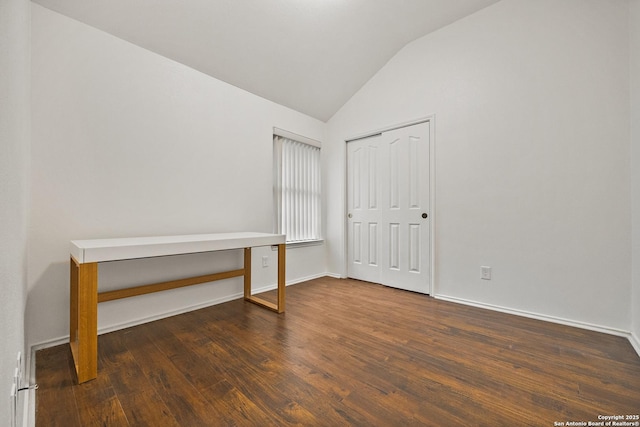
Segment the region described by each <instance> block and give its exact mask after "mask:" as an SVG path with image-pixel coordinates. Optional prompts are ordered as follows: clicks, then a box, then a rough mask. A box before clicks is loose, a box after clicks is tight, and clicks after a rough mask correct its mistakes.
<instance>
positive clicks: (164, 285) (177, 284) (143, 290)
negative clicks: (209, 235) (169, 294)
mask: <svg viewBox="0 0 640 427" xmlns="http://www.w3.org/2000/svg"><path fill="white" fill-rule="evenodd" d="M244 272H245V270H242V269H239V270H231V271H223V272H220V273H213V274H206V275H203V276H196V277H188V278H185V279H178V280H170V281H167V282H161V283H153V284H150V285H142V286H134V287H131V288H124V289H116V290H115V291H108V292H100V293H99V294H98V302H99V303H100V302H106V301H113V300H117V299H121V298H129V297H135V296H138V295H145V294H150V293H153V292H161V291H168V290H169V289H177V288H184V287H185V286H193V285H199V284H202V283H209V282H215V281H216V280H224V279H230V278H232V277H240V276H242V275H243V274H244Z"/></svg>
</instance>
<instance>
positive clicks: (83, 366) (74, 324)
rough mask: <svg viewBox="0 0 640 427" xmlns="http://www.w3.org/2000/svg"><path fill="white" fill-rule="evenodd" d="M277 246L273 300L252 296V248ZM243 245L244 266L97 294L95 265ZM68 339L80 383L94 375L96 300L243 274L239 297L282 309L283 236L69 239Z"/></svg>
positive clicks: (274, 309)
mask: <svg viewBox="0 0 640 427" xmlns="http://www.w3.org/2000/svg"><path fill="white" fill-rule="evenodd" d="M276 245H277V247H278V296H277V301H276V303H275V304H274V303H271V302H269V301H265V300H263V299H261V298H259V297H256V296H253V295H251V248H252V247H258V246H276ZM230 249H244V268H242V269H238V270H231V271H225V272H221V273H214V274H208V275H204V276H197V277H190V278H186V279H180V280H172V281H168V282H162V283H154V284H150V285H143V286H136V287H132V288H126V289H118V290H115V291H109V292H102V293H99V292H98V263H100V262H108V261H120V260H126V259H137V258H150V257H159V256H169V255H181V254H191V253H199V252H212V251H223V250H230ZM70 253H71V260H70V293H71V295H70V307H71V313H70V325H69V332H70V333H69V335H70V337H69V343H70V345H71V352H72V353H73V360H74V364H75V368H76V374H77V377H78V383H83V382H86V381H89V380H92V379H94V378H97V376H98V303H100V302H105V301H112V300H116V299H120V298H127V297H131V296H136V295H144V294H148V293H151V292H159V291H164V290H168V289H175V288H180V287H184V286H191V285H196V284H199V283H207V282H212V281H215V280H222V279H228V278H231V277H239V276H244V299H245V300H246V301H250V302H252V303H254V304H258V305H260V306H262V307H264V308H267V309H269V310H272V311H275V312H276V313H283V312H284V308H285V236H284V235H280V234H267V233H252V232H244V233H220V234H196V235H186V236H156V237H135V238H122V239H95V240H73V241H71V245H70Z"/></svg>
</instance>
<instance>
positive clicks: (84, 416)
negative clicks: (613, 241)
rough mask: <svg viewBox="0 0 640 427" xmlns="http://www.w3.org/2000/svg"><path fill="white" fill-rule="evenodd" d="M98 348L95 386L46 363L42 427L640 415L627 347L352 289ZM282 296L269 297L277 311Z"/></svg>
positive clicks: (318, 283)
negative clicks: (283, 309) (78, 381)
mask: <svg viewBox="0 0 640 427" xmlns="http://www.w3.org/2000/svg"><path fill="white" fill-rule="evenodd" d="M287 293H288V295H287V297H288V300H289V304H288V308H287V312H286V314H283V315H274V313H272V312H269V311H266V310H263V309H261V308H260V307H258V306H255V305H254V304H249V303H247V302H245V301H243V300H242V299H239V300H235V301H231V302H228V303H224V304H220V305H217V306H213V307H209V308H205V309H202V310H197V311H193V312H190V313H185V314H182V315H179V316H174V317H171V318H167V319H163V320H159V321H156V322H152V323H147V324H144V325H140V326H136V327H134V328H129V329H124V330H121V331H117V332H112V333H109V334H105V335H101V336H100V337H99V350H98V370H99V375H98V379H97V380H95V381H91V382H89V383H85V384H80V385H78V384H75V383H74V382H73V366H72V361H71V356H70V352H69V347H68V346H59V347H53V348H49V349H45V350H41V351H39V352H38V353H37V355H36V365H37V368H36V377H37V382H38V384H39V386H40V387H39V389H38V390H37V392H36V398H37V399H36V401H37V416H36V425H37V426H80V425H109V426H112V425H124V426H126V425H129V426H165V425H166V426H195V425H203V426H276V425H277V426H293V425H297V426H412V425H415V426H430V425H433V426H445V425H446V426H449V425H474V426H483V425H486V426H514V425H517V426H526V425H531V426H553V425H554V422H567V421H598V419H597V417H598V415H601V414H602V415H617V414H638V413H639V412H640V358H639V357H638V355H637V354H636V353H635V352H634V351H633V348H632V347H631V345H630V344H629V342H628V341H627V340H626V339H625V338H621V337H615V336H610V335H606V334H602V333H597V332H592V331H586V330H582V329H576V328H571V327H567V326H563V325H557V324H552V323H546V322H542V321H537V320H532V319H528V318H523V317H517V316H513V315H508V314H504V313H498V312H492V311H488V310H483V309H479V308H474V307H468V306H463V305H458V304H454V303H449V302H444V301H439V300H435V299H433V298H430V297H428V296H425V295H419V294H414V293H411V292H405V291H400V290H396V289H391V288H386V287H383V286H379V285H372V284H368V283H364V282H359V281H355V280H338V279H331V278H322V279H316V280H313V281H309V282H306V283H301V284H298V285H295V286H290V287H288V289H287ZM276 295H277V293H276V291H272V292H270V293H269V294H268V295H261V297H264V298H266V299H268V300H273V299H274V298H276Z"/></svg>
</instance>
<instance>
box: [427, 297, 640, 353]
mask: <svg viewBox="0 0 640 427" xmlns="http://www.w3.org/2000/svg"><path fill="white" fill-rule="evenodd" d="M433 297H434V298H436V299H440V300H443V301H449V302H454V303H458V304H464V305H469V306H472V307H478V308H484V309H487V310H493V311H499V312H501V313H507V314H513V315H516V316H522V317H528V318H530V319H536V320H543V321H545V322H551V323H558V324H560V325H565V326H572V327H574V328H580V329H587V330H590V331H595V332H602V333H605V334H609V335H615V336H619V337H624V338H627V339H628V340H629V342H630V343H631V345H632V346H633V348H634V349H635V351H636V353H638V356H640V343H639V342H638V339H637V337H634V336H633V334H632V333H631V332H630V331H624V330H622V329H616V328H610V327H607V326H601V325H595V324H592V323H586V322H579V321H575V320H569V319H563V318H560V317H555V316H548V315H546V314H539V313H532V312H529V311H524V310H516V309H512V308H506V307H502V306H498V305H493V304H486V303H481V302H477V301H471V300H467V299H464V298H456V297H450V296H447V295H434V296H433ZM634 340H635V343H634Z"/></svg>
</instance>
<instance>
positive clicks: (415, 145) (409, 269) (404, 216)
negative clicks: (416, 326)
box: [347, 122, 430, 293]
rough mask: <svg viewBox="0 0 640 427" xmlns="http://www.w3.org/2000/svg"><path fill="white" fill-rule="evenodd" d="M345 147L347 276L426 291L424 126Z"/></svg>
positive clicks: (426, 157) (426, 125)
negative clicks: (346, 159)
mask: <svg viewBox="0 0 640 427" xmlns="http://www.w3.org/2000/svg"><path fill="white" fill-rule="evenodd" d="M347 147H348V150H347V155H348V190H347V191H348V202H347V208H348V216H349V218H348V236H347V238H348V275H349V277H353V278H356V279H361V280H366V281H370V282H375V283H381V284H383V285H388V286H393V287H397V288H401V289H406V290H410V291H415V292H421V293H428V292H429V289H430V286H429V279H430V264H429V262H430V253H429V250H430V241H429V239H430V235H429V123H428V122H425V123H420V124H416V125H412V126H407V127H403V128H400V129H394V130H391V131H388V132H384V133H382V134H381V135H378V136H375V137H371V138H367V139H363V140H358V141H353V142H350V143H348V145H347Z"/></svg>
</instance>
